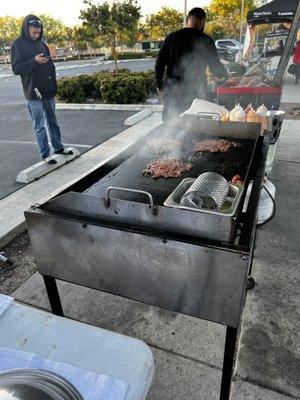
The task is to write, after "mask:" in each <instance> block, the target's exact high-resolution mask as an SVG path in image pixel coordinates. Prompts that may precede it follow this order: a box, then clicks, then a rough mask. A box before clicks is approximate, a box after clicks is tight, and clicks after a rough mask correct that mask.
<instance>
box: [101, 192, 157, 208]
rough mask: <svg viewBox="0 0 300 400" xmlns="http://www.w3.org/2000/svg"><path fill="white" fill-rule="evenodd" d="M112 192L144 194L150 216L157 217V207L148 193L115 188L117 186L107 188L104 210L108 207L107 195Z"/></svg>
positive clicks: (108, 198) (108, 197)
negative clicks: (147, 200) (148, 204)
mask: <svg viewBox="0 0 300 400" xmlns="http://www.w3.org/2000/svg"><path fill="white" fill-rule="evenodd" d="M112 190H118V191H119V192H129V193H138V194H144V195H145V196H147V197H148V199H149V203H150V210H151V211H152V214H153V215H157V207H156V205H155V204H154V201H153V197H152V195H151V194H150V193H148V192H145V191H144V190H137V189H127V188H122V187H117V186H110V187H108V188H107V190H106V196H105V199H104V202H105V206H106V208H108V207H109V206H110V196H109V195H110V192H111V191H112Z"/></svg>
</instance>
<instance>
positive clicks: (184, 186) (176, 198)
mask: <svg viewBox="0 0 300 400" xmlns="http://www.w3.org/2000/svg"><path fill="white" fill-rule="evenodd" d="M195 180H196V179H195V178H185V179H183V180H182V181H181V182H180V184H179V185H178V186H177V187H176V189H175V190H174V191H173V192H172V193H171V194H170V196H169V197H168V198H167V199H166V201H165V202H164V206H166V207H173V208H180V209H181V210H189V211H195V212H201V213H209V214H222V215H224V216H228V217H234V216H235V214H236V211H237V208H238V205H239V202H240V199H241V196H242V193H243V190H244V187H243V186H241V185H233V184H232V183H230V184H229V194H228V197H227V199H226V200H225V202H224V204H223V206H222V207H221V209H220V210H209V209H206V208H199V209H197V208H193V207H185V206H181V205H180V200H181V198H182V196H183V195H184V193H185V192H186V191H187V190H188V189H189V188H190V186H191V185H192V184H193V183H194V182H195Z"/></svg>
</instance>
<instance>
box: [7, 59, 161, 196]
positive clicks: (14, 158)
mask: <svg viewBox="0 0 300 400" xmlns="http://www.w3.org/2000/svg"><path fill="white" fill-rule="evenodd" d="M154 62H155V61H154V59H146V60H130V61H120V63H119V66H120V68H124V67H126V68H130V69H131V70H132V71H137V70H148V69H151V68H153V66H154ZM56 68H57V74H58V77H62V76H74V75H79V74H83V73H92V72H95V71H97V70H101V69H113V62H111V61H100V60H98V59H95V60H84V61H72V62H66V63H58V64H57V65H56ZM132 114H134V113H132V112H124V111H90V110H82V111H73V110H59V111H57V118H58V122H59V124H60V126H61V132H62V138H63V141H64V143H65V144H66V145H72V146H75V147H77V148H78V150H80V152H81V153H83V152H85V151H87V150H89V149H90V148H92V147H93V146H96V145H98V144H101V143H103V142H104V141H105V140H108V139H110V138H111V137H112V136H114V135H116V134H118V133H120V132H121V131H123V130H124V129H125V127H124V120H125V119H126V118H128V117H129V116H130V115H132ZM39 161H40V156H39V152H38V147H37V144H36V139H35V135H34V133H33V129H32V122H31V119H30V117H29V113H28V110H27V105H26V101H25V99H24V96H23V92H22V87H21V82H20V78H19V77H18V76H14V75H12V71H11V69H10V66H9V65H1V66H0V199H1V198H3V197H5V196H7V195H9V194H11V193H13V192H14V191H16V190H18V189H20V188H21V187H22V186H23V185H22V184H19V183H17V182H16V176H17V174H18V173H19V172H20V171H21V170H23V169H25V168H28V167H30V166H31V165H33V164H35V163H37V162H39Z"/></svg>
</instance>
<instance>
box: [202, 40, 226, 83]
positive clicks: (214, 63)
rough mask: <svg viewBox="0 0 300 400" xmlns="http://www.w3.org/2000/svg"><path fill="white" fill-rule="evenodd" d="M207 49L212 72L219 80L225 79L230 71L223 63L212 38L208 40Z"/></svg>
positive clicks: (208, 62)
mask: <svg viewBox="0 0 300 400" xmlns="http://www.w3.org/2000/svg"><path fill="white" fill-rule="evenodd" d="M208 39H209V40H208V43H207V46H206V49H207V64H208V66H209V69H210V71H211V72H212V73H213V74H214V75H215V76H217V77H218V78H225V76H226V75H227V74H228V70H227V69H226V68H225V67H224V65H223V64H222V63H221V61H220V58H219V55H218V52H217V48H216V45H215V42H214V41H213V39H211V38H210V37H209V38H208Z"/></svg>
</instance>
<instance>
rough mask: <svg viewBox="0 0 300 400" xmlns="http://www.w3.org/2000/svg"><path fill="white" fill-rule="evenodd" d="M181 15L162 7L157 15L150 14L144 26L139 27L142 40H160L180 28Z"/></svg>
mask: <svg viewBox="0 0 300 400" xmlns="http://www.w3.org/2000/svg"><path fill="white" fill-rule="evenodd" d="M182 24H183V14H182V13H181V12H180V11H178V10H176V9H175V8H171V7H162V8H161V9H160V10H159V11H158V12H157V13H155V14H151V15H150V16H149V17H148V18H147V19H146V23H145V24H141V25H140V26H139V35H140V37H141V38H142V40H145V39H148V38H151V39H153V40H162V39H164V38H165V37H166V36H167V35H168V34H169V33H171V32H173V31H176V30H178V29H180V28H182Z"/></svg>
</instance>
